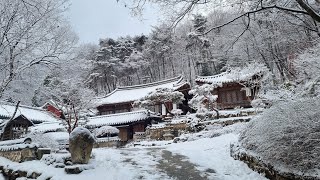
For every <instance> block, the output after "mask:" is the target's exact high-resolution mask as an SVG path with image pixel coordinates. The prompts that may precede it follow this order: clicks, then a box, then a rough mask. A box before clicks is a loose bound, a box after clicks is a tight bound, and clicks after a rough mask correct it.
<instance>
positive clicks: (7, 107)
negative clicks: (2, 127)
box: [0, 102, 59, 122]
mask: <svg viewBox="0 0 320 180" xmlns="http://www.w3.org/2000/svg"><path fill="white" fill-rule="evenodd" d="M15 108H16V107H15V105H12V104H9V103H6V102H0V119H9V118H10V117H11V116H12V115H13V113H14V111H15ZM19 115H24V116H25V117H26V118H27V119H29V120H30V121H33V122H58V121H59V119H58V118H56V117H54V116H53V115H52V114H51V113H50V112H48V111H46V110H44V109H42V108H37V107H30V106H24V105H19V107H18V110H17V113H16V115H15V117H18V116H19Z"/></svg>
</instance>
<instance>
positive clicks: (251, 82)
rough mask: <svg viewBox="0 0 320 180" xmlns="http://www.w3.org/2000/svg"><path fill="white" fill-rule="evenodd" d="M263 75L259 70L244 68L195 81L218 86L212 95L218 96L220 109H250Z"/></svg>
mask: <svg viewBox="0 0 320 180" xmlns="http://www.w3.org/2000/svg"><path fill="white" fill-rule="evenodd" d="M263 74H264V73H263V71H262V70H259V69H248V68H244V69H241V70H239V69H237V70H233V71H229V72H224V73H221V74H218V75H214V76H198V77H197V78H196V80H195V81H196V83H197V84H198V85H202V84H214V85H216V88H215V89H214V91H213V92H212V93H213V94H214V95H218V99H217V102H216V104H217V108H218V109H233V108H236V107H244V108H248V107H251V101H252V100H253V99H254V97H255V95H256V94H257V93H258V91H259V89H260V81H261V79H262V77H263Z"/></svg>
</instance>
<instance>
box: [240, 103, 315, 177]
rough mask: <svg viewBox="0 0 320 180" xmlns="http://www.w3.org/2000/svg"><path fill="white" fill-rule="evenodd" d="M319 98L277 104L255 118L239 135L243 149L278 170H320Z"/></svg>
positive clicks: (305, 171)
mask: <svg viewBox="0 0 320 180" xmlns="http://www.w3.org/2000/svg"><path fill="white" fill-rule="evenodd" d="M319 129H320V99H319V98H308V99H298V100H292V101H287V102H278V103H277V104H275V105H273V106H272V107H271V108H270V109H267V110H266V111H264V112H263V113H262V114H261V115H259V116H256V117H255V118H253V120H252V121H251V122H250V123H249V125H248V127H247V128H246V130H245V131H244V132H243V133H242V134H241V136H240V143H241V145H242V147H244V148H245V149H246V150H249V151H250V152H253V153H254V154H257V155H258V156H260V157H261V158H262V160H263V161H264V162H266V163H270V164H272V165H273V166H274V167H275V168H277V169H278V170H282V169H288V170H289V171H294V172H300V173H307V172H308V173H312V171H313V170H317V169H319V168H320V156H319V148H320V140H319V139H320V131H319Z"/></svg>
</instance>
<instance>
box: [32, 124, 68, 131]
mask: <svg viewBox="0 0 320 180" xmlns="http://www.w3.org/2000/svg"><path fill="white" fill-rule="evenodd" d="M63 130H66V128H65V127H64V126H63V125H62V124H60V123H58V122H54V123H51V122H48V123H46V122H45V123H41V124H38V125H35V126H33V127H30V131H31V132H41V133H45V132H55V131H63Z"/></svg>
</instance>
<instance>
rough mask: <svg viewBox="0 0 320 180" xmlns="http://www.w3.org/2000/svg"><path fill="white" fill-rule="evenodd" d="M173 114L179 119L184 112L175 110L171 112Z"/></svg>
mask: <svg viewBox="0 0 320 180" xmlns="http://www.w3.org/2000/svg"><path fill="white" fill-rule="evenodd" d="M171 113H172V114H173V115H174V116H175V117H179V116H181V114H182V113H183V111H182V110H181V109H173V110H171Z"/></svg>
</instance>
